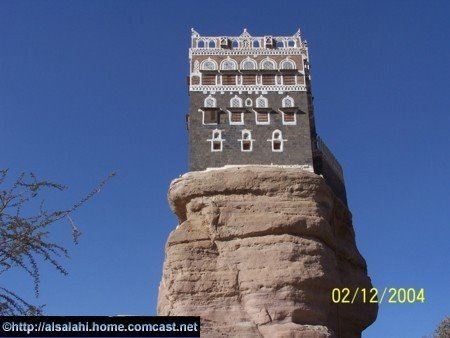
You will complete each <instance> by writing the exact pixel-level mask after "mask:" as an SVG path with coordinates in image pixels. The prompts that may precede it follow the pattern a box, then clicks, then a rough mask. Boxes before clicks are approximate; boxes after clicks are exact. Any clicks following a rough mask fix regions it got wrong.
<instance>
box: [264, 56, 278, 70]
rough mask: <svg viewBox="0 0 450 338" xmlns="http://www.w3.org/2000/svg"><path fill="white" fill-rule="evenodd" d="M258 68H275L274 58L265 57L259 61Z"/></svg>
mask: <svg viewBox="0 0 450 338" xmlns="http://www.w3.org/2000/svg"><path fill="white" fill-rule="evenodd" d="M260 68H261V69H265V70H272V69H276V68H277V63H276V62H275V61H274V60H272V59H269V58H267V59H264V60H262V61H261V65H260Z"/></svg>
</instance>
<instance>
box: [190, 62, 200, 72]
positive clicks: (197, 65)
mask: <svg viewBox="0 0 450 338" xmlns="http://www.w3.org/2000/svg"><path fill="white" fill-rule="evenodd" d="M199 72H200V62H198V60H195V61H194V69H193V70H192V73H199Z"/></svg>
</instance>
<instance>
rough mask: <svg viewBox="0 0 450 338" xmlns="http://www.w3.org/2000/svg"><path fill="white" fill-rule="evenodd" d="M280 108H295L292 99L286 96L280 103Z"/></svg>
mask: <svg viewBox="0 0 450 338" xmlns="http://www.w3.org/2000/svg"><path fill="white" fill-rule="evenodd" d="M281 106H282V107H295V103H294V99H293V98H292V97H290V96H289V95H287V96H286V97H284V98H283V100H282V101H281Z"/></svg>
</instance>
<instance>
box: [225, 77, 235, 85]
mask: <svg viewBox="0 0 450 338" xmlns="http://www.w3.org/2000/svg"><path fill="white" fill-rule="evenodd" d="M222 84H223V85H228V86H230V85H231V86H234V85H235V84H236V75H222Z"/></svg>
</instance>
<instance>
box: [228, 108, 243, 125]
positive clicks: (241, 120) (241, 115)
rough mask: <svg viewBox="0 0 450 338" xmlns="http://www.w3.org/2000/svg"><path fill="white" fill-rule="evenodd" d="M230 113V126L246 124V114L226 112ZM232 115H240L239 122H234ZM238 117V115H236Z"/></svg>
mask: <svg viewBox="0 0 450 338" xmlns="http://www.w3.org/2000/svg"><path fill="white" fill-rule="evenodd" d="M226 112H227V113H228V121H229V122H230V125H243V124H244V112H231V111H229V110H226ZM232 114H239V117H240V119H239V121H232V118H231V116H232ZM235 116H236V115H235Z"/></svg>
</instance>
